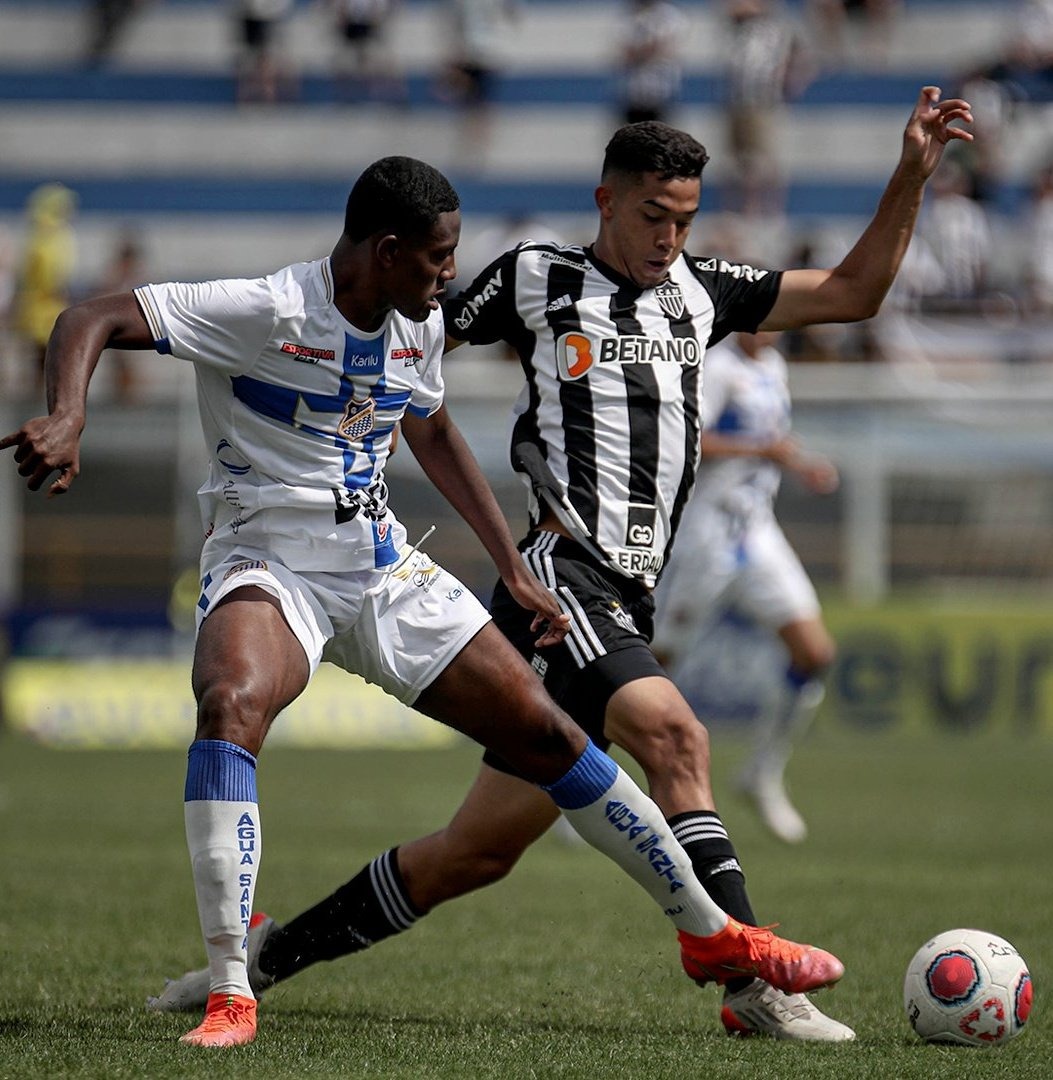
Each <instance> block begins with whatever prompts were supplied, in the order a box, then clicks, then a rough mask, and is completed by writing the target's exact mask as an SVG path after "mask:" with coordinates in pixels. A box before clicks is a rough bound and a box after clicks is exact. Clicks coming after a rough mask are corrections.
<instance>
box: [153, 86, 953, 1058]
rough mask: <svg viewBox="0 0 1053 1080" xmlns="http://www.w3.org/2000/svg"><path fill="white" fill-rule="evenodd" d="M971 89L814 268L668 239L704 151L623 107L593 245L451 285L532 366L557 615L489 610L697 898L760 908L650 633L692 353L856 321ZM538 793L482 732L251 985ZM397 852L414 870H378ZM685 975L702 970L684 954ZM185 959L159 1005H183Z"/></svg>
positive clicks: (525, 424)
mask: <svg viewBox="0 0 1053 1080" xmlns="http://www.w3.org/2000/svg"><path fill="white" fill-rule="evenodd" d="M971 120H972V116H971V114H970V112H969V107H968V105H967V104H966V103H965V102H963V101H961V100H957V99H951V100H948V101H940V91H939V90H938V89H937V88H936V87H931V86H930V87H925V88H924V89H923V90H922V92H921V94H920V96H919V99H918V101H917V103H916V105H915V106H914V110H913V112H912V114H911V116H910V119H909V121H908V124H907V128H906V131H905V133H904V137H903V147H902V152H901V156H900V160H899V163H898V165H897V167H896V169H895V172H894V173H893V176H892V179H891V180H890V181H889V184H888V187H887V188H886V190H885V193H884V195H883V196H882V199H881V202H880V205H879V207H878V210H877V213H876V214H875V216H874V218H873V220H872V221H871V222H870V224H869V225H868V226H867V228H866V230H865V231H864V233H863V235H862V237H861V238H860V239H859V241H858V242H857V243H856V245H855V246H854V248H853V249H852V250H851V251H850V252H849V253H848V255H847V256H846V257H845V258H844V260H842V262H841V263H840V264H839V265H838V266H837V267H835V268H833V269H830V270H787V271H785V272H779V271H769V270H759V269H756V268H754V267H751V266H745V265H741V264H732V263H728V262H726V261H724V260H722V259H719V258H696V257H693V256H689V255H687V254H686V253H685V252H684V245H685V243H686V242H687V238H688V235H689V233H690V231H691V226H692V224H693V222H694V220H695V215H696V214H697V212H698V204H699V198H700V195H701V187H702V181H701V174H702V170H703V167H704V166H705V163H706V161H707V154H706V151H705V149H704V147H702V146H701V145H700V144H699V143H698V142H697V141H696V140H695V139H694V138H692V137H691V136H690V135H688V134H687V133H686V132H683V131H678V130H676V129H675V128H671V127H669V126H668V125H666V124H662V123H655V122H644V123H640V124H630V125H626V126H624V127H622V128H620V129H619V130H618V131H617V132H616V133H615V135H614V137H613V138H612V139H611V141H610V143H609V144H608V146H607V152H606V156H605V159H604V163H603V168H602V172H601V177H600V184H599V187H598V188H597V189H596V192H595V199H596V205H597V208H598V210H599V228H598V233H597V238H596V241H595V243H594V244H592V245H589V246H587V247H580V246H577V245H559V244H553V243H534V242H526V243H523V244H521V245H520V246H518V247H517V248H515V249H514V250H511V251H508V252H505V253H504V254H503V255H501V256H499V257H498V258H497V259H496V260H495V261H494V262H492V263H491V264H490V265H489V266H488V267H486V268H484V269H483V270H482V271H481V272H480V273H479V275H478V276H477V277H476V279H475V281H474V282H473V283H472V284H471V285H469V286H468V287H467V288H466V289H465V290H464V291H463V292H462V293H460V295H459V296H457V297H456V298H454V299H452V300H450V301H448V302H447V303H446V304H445V306H444V311H445V317H446V330H447V337H448V346H449V347H455V346H457V345H459V344H460V343H461V342H463V341H468V342H470V343H472V344H477V345H489V344H495V343H497V342H499V341H504V342H506V343H507V344H508V345H510V346H511V347H512V348H513V349H514V350H515V351H516V353H517V355H518V356H519V358H520V362H521V364H522V366H523V370H524V374H525V376H526V384H525V386H524V387H523V390H522V392H521V394H520V397H519V400H518V401H517V403H516V406H515V409H514V414H515V418H514V426H513V432H512V447H511V458H512V463H513V465H514V467H515V469H516V470H517V471H518V472H520V473H522V474H523V478H524V480H525V481H526V483H527V486H528V488H529V491H530V516H531V528H530V531H529V533H528V534H527V536H526V537H525V538H524V540H523V541H522V542H521V543H520V545H519V547H520V551H521V552H522V556H523V560H524V561H525V563H526V564H527V565H528V566H530V567H531V569H532V570H534V572H535V573H536V574H537V575H538V576H539V577H540V578H541V580H542V581H543V582H544V583H545V584H546V585H548V586H549V587H550V588H552V589H553V590H554V592H555V594H556V595H557V597H558V598H559V602H560V604H561V606H562V608H563V610H564V611H565V612H566V614H567V615H568V616H569V619H570V630H569V632H568V634H567V636H566V638H565V640H564V641H563V642H561V643H560V644H558V645H554V646H552V647H550V648H549V647H546V648H538V647H536V646H535V644H534V638H535V636H536V635H535V634H534V632H533V631H532V630H531V629H530V619H529V618H524V617H523V616H522V614H521V613H520V612H519V611H518V610H517V607H518V605H517V604H516V603H515V602H514V600H513V598H512V596H511V595H510V594H509V591H508V589H507V588H506V587H505V586H504V585H503V584H502V583H501V582H498V584H497V587H496V589H495V591H494V597H493V600H492V602H491V612H492V613H493V616H494V620H495V622H496V623H497V625H498V626H499V627H500V629H501V630H502V631H503V632H504V633H505V635H507V636H508V637H509V638H510V639H511V641H512V642H513V644H514V645H515V646H516V647H517V648H518V649H519V651H520V652H521V653H522V655H523V656H524V657H525V658H526V660H527V661H528V662H529V663H530V665H531V667H533V669H534V670H535V671H536V672H537V673H538V675H540V676H541V678H542V679H543V680H544V684H545V686H546V687H547V688H548V690H549V691H550V693H551V694H552V695H553V697H554V698H555V699H556V700H557V701H558V702H559V703H560V704H561V705H562V706H563V707H564V708H565V709H566V710H567V712H568V713H570V715H571V716H573V717H574V718H575V719H576V720H577V721H578V723H579V724H580V725H581V726H582V728H584V729H585V731H586V732H588V734H589V736H590V738H591V739H592V740H593V742H594V743H596V744H598V745H600V746H604V747H606V746H609V745H610V744H611V743H612V742H613V743H616V744H617V745H619V746H621V747H622V748H623V749H625V750H627V751H628V752H629V753H630V754H631V755H632V756H633V757H634V758H635V759H636V761H637V762H639V764H640V766H641V767H642V768H643V770H644V773H645V774H646V777H647V782H648V785H649V787H650V791H651V794H652V796H653V798H654V800H655V802H656V803H657V804H658V806H659V807H660V808H661V810H662V812H663V813H664V815H665V817H666V819H667V821H668V822H669V825H670V828H671V831H672V833H673V835H674V836H675V837H676V838H677V839H678V840H679V841H680V843H681V844H682V845H683V847H684V849H685V851H686V852H687V854H688V856H689V857H690V859H691V864H692V866H693V867H694V871H695V874H696V876H697V877H698V879H699V880H700V881H701V882H702V884H703V885H704V886H705V889H706V891H707V892H708V893H709V894H710V896H711V897H712V898H713V899H714V900H715V901H716V902H717V903H718V904H719V905H720V907H722V908H723V909H724V910H725V911H727V912H729V914H732V915H733V916H734V918H735V919H737V920H739V921H740V922H743V923H746V924H750V925H756V918H755V916H754V914H753V908H752V906H751V904H750V900H749V897H748V895H747V892H746V883H745V878H744V876H743V872H742V867H741V866H740V864H739V861H738V858H737V855H736V852H735V848H734V846H733V845H732V843H731V840H730V839H729V837H728V833H727V830H726V829H725V827H724V824H723V822H722V821H721V818H720V815H719V814H718V813H717V810H716V806H715V803H714V799H713V792H712V787H711V784H710V776H709V738H708V733H707V732H706V729H705V727H704V726H703V725H702V724H701V723H699V721H698V719H697V718H696V716H695V714H694V713H693V712H692V710H691V708H690V706H689V705H688V704H687V702H686V701H685V699H684V697H683V696H682V695H681V694H680V692H679V691H678V690H677V688H676V686H675V685H674V683H673V682H672V681H671V680H670V678H669V676H668V674H667V673H666V671H665V669H664V668H663V667H662V666H661V665H660V664H659V662H658V660H657V658H656V657H655V655H654V653H653V651H652V650H651V649H650V647H649V642H650V639H651V630H652V623H653V614H654V599H653V595H652V589H653V587H654V585H655V583H656V581H657V579H658V577H659V575H660V574H661V571H662V568H663V565H664V563H665V560H666V558H667V556H668V554H669V551H670V548H671V546H672V542H673V536H674V533H675V531H676V528H677V525H678V523H679V520H680V516H681V514H682V512H683V509H684V506H685V504H686V502H687V499H688V496H689V495H690V493H691V487H692V484H693V482H694V476H695V471H696V469H697V466H698V460H699V455H700V453H701V434H702V430H701V428H702V425H701V419H702V377H701V375H702V367H701V361H702V354H703V352H704V350H705V349H706V348H707V346H708V345H710V344H712V343H714V342H716V341H718V340H720V339H721V338H723V337H724V336H726V335H727V334H729V333H732V332H734V331H736V330H738V331H748V332H755V331H757V330H777V329H780V328H785V327H791V326H800V325H802V324H804V323H808V322H816V321H826V320H830V321H851V320H857V319H863V318H867V317H869V316H871V315H873V314H874V313H875V312H876V311H877V310H878V308H879V307H880V305H881V301H882V299H883V298H884V296H885V294H886V293H887V292H888V289H889V287H890V286H891V284H892V281H893V279H894V277H895V274H896V270H897V268H898V267H899V264H900V261H901V260H902V258H903V254H904V251H905V250H906V248H907V245H908V244H909V242H910V236H911V233H912V231H913V228H914V224H915V222H916V220H917V215H918V210H919V208H920V206H921V202H922V195H923V191H924V188H925V184H926V182H927V181H928V178H929V177H930V176H931V174H932V172H933V170H934V169H935V168H936V166H937V165H938V163H939V161H940V158H941V157H942V154H943V149H944V146H945V145H946V143H947V142H949V141H950V140H952V139H968V138H970V137H971V136H970V134H969V132H968V131H965V130H962V129H959V128H956V127H952V126H951V125H952V124H953V123H954V122H955V121H962V122H965V123H969V122H971ZM556 817H557V813H556V812H555V811H554V809H553V807H552V806H551V805H550V803H549V802H548V801H547V800H546V799H545V798H544V797H543V796H541V795H539V793H538V792H537V790H536V788H534V787H533V786H532V785H530V784H529V783H526V782H525V780H524V779H523V778H522V777H521V776H517V770H516V768H515V766H514V765H513V764H511V763H509V762H508V761H507V760H503V759H502V758H501V755H500V754H499V753H487V754H486V755H484V760H483V764H482V766H481V768H480V771H479V774H478V775H477V777H476V780H475V783H474V784H473V786H472V788H471V790H470V791H469V792H468V794H467V796H466V797H465V800H464V802H463V803H462V804H461V806H460V808H459V809H458V810H457V812H456V813H455V814H454V816H453V819H452V820H451V821H450V823H449V824H448V825H447V826H446V827H445V828H444V829H441V830H440V831H439V832H436V833H433V834H432V835H430V836H425V837H422V838H420V839H418V840H414V841H412V842H411V843H409V844H404V845H402V846H400V847H398V848H395V849H393V850H391V851H388V852H385V853H384V854H382V855H380V856H378V857H377V858H376V859H374V860H373V861H372V862H371V863H369V864H368V865H367V866H365V867H364V868H363V869H362V870H361V871H360V872H359V873H358V874H357V875H356V876H355V877H354V878H352V879H351V880H350V881H349V882H348V883H347V884H346V885H344V886H342V887H341V888H340V889H338V890H337V891H336V892H335V893H333V894H332V895H331V896H329V897H328V898H326V899H325V900H323V901H322V902H321V903H319V904H318V905H316V906H315V907H314V908H312V909H310V910H309V911H306V912H304V913H303V914H301V915H300V916H298V917H297V918H295V919H294V920H293V921H292V922H291V923H290V924H289V925H287V926H285V927H280V928H279V927H277V926H276V925H275V924H274V923H273V921H272V920H270V919H267V918H261V919H260V920H259V921H258V923H257V926H256V927H255V929H254V931H253V932H252V933H250V938H249V941H250V952H251V960H250V978H251V981H252V986H253V989H254V990H255V991H256V992H257V993H259V992H262V991H263V990H265V989H266V988H267V987H268V986H270V985H272V984H273V983H274V982H276V981H279V980H281V979H285V978H288V977H289V976H291V975H293V974H295V973H296V972H297V971H300V970H302V969H303V968H306V967H308V966H310V965H311V964H313V963H316V962H317V961H319V960H332V959H335V958H336V957H338V956H343V955H346V954H348V953H353V952H357V951H359V950H361V949H364V948H368V947H369V946H370V945H373V944H374V943H376V942H377V941H381V940H383V939H384V938H387V937H391V936H392V935H394V934H397V933H400V932H402V931H404V930H408V929H409V928H410V927H411V926H413V924H414V923H415V922H416V920H417V919H419V918H420V917H421V916H422V915H424V914H426V913H427V912H428V911H430V910H431V909H432V908H433V907H435V906H436V905H437V904H440V903H443V902H444V901H446V900H451V899H453V898H455V897H457V896H462V895H464V894H465V893H468V892H471V891H472V890H473V889H477V888H480V887H482V886H484V885H488V884H491V883H492V882H494V881H497V880H499V879H500V878H502V877H504V876H505V875H506V874H507V873H508V872H509V871H510V870H511V869H512V867H514V866H515V864H516V862H517V861H518V859H519V858H520V856H521V855H522V854H523V852H524V851H526V849H527V848H528V847H529V846H530V845H531V844H532V843H533V842H534V841H535V840H537V839H538V838H539V837H540V836H542V835H543V834H544V832H545V831H546V830H547V829H548V828H549V827H550V826H551V825H552V823H553V822H554V821H555V820H556ZM407 854H408V855H410V856H411V857H412V862H413V865H414V867H415V868H416V871H417V875H418V876H417V877H416V878H415V879H414V880H413V881H409V880H400V879H399V878H398V877H397V876H396V875H394V874H392V873H391V871H390V866H391V864H392V863H394V862H396V861H397V862H398V863H399V864H400V865H401V863H402V861H403V859H404V858H405V857H406V856H407ZM683 960H684V968H685V970H686V972H687V974H688V975H689V976H691V977H693V978H695V979H696V981H700V982H705V981H707V980H708V976H707V974H706V972H705V970H704V969H700V966H699V965H698V964H697V963H696V962H695V961H694V960H693V959H692V958H691V957H690V956H688V955H686V954H685V955H684V956H683ZM199 985H200V981H199V978H198V976H197V974H196V973H194V972H188V973H187V974H186V975H184V976H183V977H182V978H180V979H178V980H176V981H175V982H173V983H171V984H170V985H169V986H168V987H167V988H166V990H165V991H163V993H162V994H161V995H160V997H159V998H157V999H155V1000H154V1002H153V1004H154V1006H155V1007H157V1008H184V1007H187V1006H189V1005H191V1004H195V1003H196V999H197V996H198V993H199ZM721 1019H722V1022H723V1024H724V1026H725V1027H726V1029H727V1030H728V1031H731V1032H734V1033H742V1034H747V1033H758V1032H762V1033H765V1034H769V1035H772V1036H774V1037H776V1038H783V1039H813V1040H822V1041H841V1040H844V1039H850V1038H852V1037H853V1034H854V1033H853V1032H852V1030H851V1029H850V1028H848V1027H846V1026H845V1025H844V1024H841V1023H839V1022H838V1021H836V1020H832V1019H831V1018H830V1017H827V1016H825V1015H824V1014H823V1013H822V1012H820V1011H819V1010H818V1009H817V1008H816V1007H815V1006H814V1004H812V1002H810V1001H809V1000H808V998H807V997H806V996H805V995H804V994H797V993H793V994H784V993H780V991H779V990H778V989H777V988H775V987H773V986H772V985H771V984H770V980H768V981H765V980H764V979H762V978H754V977H753V974H752V973H750V972H743V973H742V975H741V977H739V978H733V979H729V980H727V982H726V993H725V997H724V1001H723V1007H722V1010H721Z"/></svg>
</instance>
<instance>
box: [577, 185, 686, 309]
mask: <svg viewBox="0 0 1053 1080" xmlns="http://www.w3.org/2000/svg"><path fill="white" fill-rule="evenodd" d="M701 190H702V181H701V180H700V179H699V178H697V177H695V178H693V179H686V178H684V177H673V178H672V179H669V180H663V179H662V178H661V177H660V176H658V174H657V173H644V174H643V175H642V176H638V177H627V176H615V177H613V178H612V179H611V182H610V183H609V184H603V185H601V186H600V187H599V188H598V189H597V191H596V203H597V206H598V207H599V210H600V234H599V237H598V238H597V241H596V254H597V255H598V256H599V257H600V258H601V259H603V260H604V261H605V262H608V263H610V264H611V266H613V267H614V268H615V270H618V271H620V272H621V273H623V274H624V275H625V276H626V277H627V278H629V279H630V280H631V281H634V282H635V283H636V284H637V285H639V286H640V287H641V288H645V289H647V288H652V287H653V286H655V285H658V284H659V283H660V282H661V281H662V280H664V278H665V277H666V275H667V274H668V273H669V268H670V267H671V266H672V265H673V263H674V262H676V260H677V259H678V258H680V253H681V252H682V251H683V250H684V244H685V243H686V242H687V237H688V234H689V233H690V231H691V225H692V223H693V222H694V220H695V215H696V214H697V213H698V198H699V194H700V192H701Z"/></svg>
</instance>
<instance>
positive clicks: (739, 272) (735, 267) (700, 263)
mask: <svg viewBox="0 0 1053 1080" xmlns="http://www.w3.org/2000/svg"><path fill="white" fill-rule="evenodd" d="M695 267H696V268H697V269H699V270H702V271H711V272H716V273H720V274H730V275H731V276H732V277H733V278H742V279H743V280H744V281H760V280H761V278H766V277H767V276H768V274H770V273H771V271H770V270H758V269H757V268H756V267H755V266H748V265H747V264H746V263H731V262H728V261H727V259H695Z"/></svg>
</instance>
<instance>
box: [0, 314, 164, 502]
mask: <svg viewBox="0 0 1053 1080" xmlns="http://www.w3.org/2000/svg"><path fill="white" fill-rule="evenodd" d="M153 344H154V341H153V338H152V337H151V336H150V331H149V328H148V326H147V324H146V320H145V319H144V318H143V314H142V312H141V311H140V310H139V305H138V303H137V302H136V300H135V297H134V295H133V294H132V293H120V294H117V295H115V296H103V297H99V298H97V299H94V300H87V301H85V302H84V303H83V304H76V305H75V306H73V307H71V308H67V309H66V310H65V311H64V312H62V314H61V315H59V317H58V319H57V320H56V322H55V328H54V329H53V330H52V332H51V337H50V339H49V340H48V347H47V355H46V357H45V360H44V375H45V380H46V383H47V406H48V415H47V416H38V417H36V418H34V419H32V420H27V421H26V422H25V423H24V424H23V425H22V426H21V427H20V428H19V429H18V431H14V432H12V433H11V434H10V435H5V436H4V437H3V438H2V439H0V450H2V449H6V448H7V447H9V446H13V447H15V461H16V462H17V464H18V472H19V474H20V475H21V476H25V477H28V480H27V486H28V487H29V489H30V491H39V490H40V488H41V487H42V486H43V484H44V483H45V482H46V481H47V479H48V477H49V476H51V474H52V473H54V472H57V473H58V474H59V475H58V478H57V479H56V480H55V481H54V482H53V483H52V484H51V486H50V487H49V488H48V495H49V496H51V495H62V494H64V493H65V492H66V491H68V490H69V488H70V485H71V484H72V483H73V481H74V480H75V479H76V477H77V474H78V473H79V472H80V436H81V432H82V431H83V430H84V422H85V416H86V401H87V395H88V383H89V382H90V381H91V376H92V373H93V372H94V371H95V365H96V364H97V363H98V362H99V356H100V355H101V354H102V351H103V349H106V348H109V347H110V346H115V347H119V348H122V349H149V348H152V347H153Z"/></svg>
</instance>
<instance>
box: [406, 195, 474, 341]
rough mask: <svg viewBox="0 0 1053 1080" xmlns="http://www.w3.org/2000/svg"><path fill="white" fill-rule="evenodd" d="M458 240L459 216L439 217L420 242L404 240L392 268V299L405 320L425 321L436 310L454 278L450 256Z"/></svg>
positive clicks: (444, 215)
mask: <svg viewBox="0 0 1053 1080" xmlns="http://www.w3.org/2000/svg"><path fill="white" fill-rule="evenodd" d="M460 238H461V213H460V211H459V210H451V211H449V212H448V213H445V214H440V215H439V219H438V220H437V221H436V222H435V224H434V225H433V226H432V229H431V232H430V233H428V235H427V236H425V237H424V238H423V239H418V240H415V241H404V242H403V243H402V244H401V245H400V247H399V252H398V256H397V258H396V261H395V264H394V267H393V271H394V273H393V277H392V288H391V299H392V302H393V304H394V307H395V309H396V310H397V311H398V312H399V314H401V315H405V316H406V318H407V319H413V320H414V321H415V322H424V320H425V319H427V318H428V316H429V315H430V314H431V313H432V312H433V311H436V310H437V309H438V307H439V301H440V300H441V298H442V296H443V293H444V291H445V289H446V285H447V283H448V282H450V281H452V280H453V279H454V278H455V277H456V276H457V263H456V262H455V261H454V257H453V253H454V251H455V250H456V248H457V243H458V241H459V240H460Z"/></svg>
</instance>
